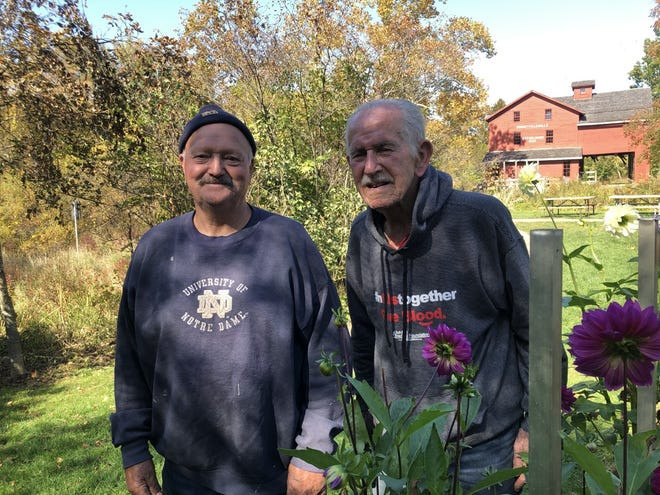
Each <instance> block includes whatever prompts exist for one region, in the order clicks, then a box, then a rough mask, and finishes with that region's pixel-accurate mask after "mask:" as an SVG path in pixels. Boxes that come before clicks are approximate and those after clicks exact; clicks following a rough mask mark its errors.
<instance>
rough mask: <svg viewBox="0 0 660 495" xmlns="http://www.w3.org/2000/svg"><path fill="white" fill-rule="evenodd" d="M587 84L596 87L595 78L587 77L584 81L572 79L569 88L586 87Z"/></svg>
mask: <svg viewBox="0 0 660 495" xmlns="http://www.w3.org/2000/svg"><path fill="white" fill-rule="evenodd" d="M588 86H591V87H593V88H595V87H596V80H595V79H587V80H586V81H574V82H572V83H571V88H573V89H575V88H586V87H588Z"/></svg>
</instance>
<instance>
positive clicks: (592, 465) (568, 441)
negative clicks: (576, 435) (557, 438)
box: [560, 433, 616, 495]
mask: <svg viewBox="0 0 660 495" xmlns="http://www.w3.org/2000/svg"><path fill="white" fill-rule="evenodd" d="M560 435H561V438H562V440H563V442H564V450H565V451H566V452H567V453H568V454H569V455H570V456H571V457H572V458H573V459H574V460H575V462H577V463H578V464H579V465H580V467H581V468H582V469H583V470H584V471H585V472H586V473H588V474H589V475H590V476H591V477H592V478H593V480H594V482H595V483H596V484H597V485H598V486H599V487H600V489H601V490H603V492H604V493H605V494H606V495H616V487H615V486H614V483H613V482H612V476H611V475H610V473H609V472H608V471H607V470H606V469H605V466H603V463H602V462H601V460H600V459H599V458H598V457H596V456H595V455H594V454H592V453H591V452H589V451H588V450H587V448H586V447H585V446H584V445H582V444H580V443H578V442H576V441H575V440H573V439H572V438H570V437H569V436H568V435H566V434H564V433H560Z"/></svg>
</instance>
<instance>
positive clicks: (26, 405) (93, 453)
mask: <svg viewBox="0 0 660 495" xmlns="http://www.w3.org/2000/svg"><path fill="white" fill-rule="evenodd" d="M112 379H113V372H112V367H111V366H106V367H103V368H90V369H79V370H75V371H72V372H70V373H69V374H68V376H65V377H61V378H59V379H56V380H49V381H48V382H47V383H42V382H41V381H39V380H30V381H29V382H28V384H27V385H26V384H22V385H20V386H4V387H2V389H0V494H2V495H7V494H21V495H35V494H52V495H62V494H71V495H74V494H76V495H80V494H94V493H97V494H103V495H111V494H124V493H128V492H127V491H126V488H125V485H124V475H123V469H122V467H121V458H120V452H119V450H118V449H115V448H114V446H113V445H112V443H111V441H110V423H109V420H108V416H109V414H110V413H111V412H113V411H114V397H113V389H112Z"/></svg>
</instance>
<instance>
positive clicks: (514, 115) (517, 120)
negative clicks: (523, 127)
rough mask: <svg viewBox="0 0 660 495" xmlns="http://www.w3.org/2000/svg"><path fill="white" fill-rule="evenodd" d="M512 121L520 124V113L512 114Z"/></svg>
mask: <svg viewBox="0 0 660 495" xmlns="http://www.w3.org/2000/svg"><path fill="white" fill-rule="evenodd" d="M513 121H514V122H520V112H513Z"/></svg>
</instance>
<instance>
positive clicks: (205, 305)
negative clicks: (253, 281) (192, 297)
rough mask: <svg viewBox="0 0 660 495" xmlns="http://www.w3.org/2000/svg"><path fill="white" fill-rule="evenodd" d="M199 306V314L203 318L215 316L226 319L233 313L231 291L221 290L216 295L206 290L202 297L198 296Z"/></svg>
mask: <svg viewBox="0 0 660 495" xmlns="http://www.w3.org/2000/svg"><path fill="white" fill-rule="evenodd" d="M197 300H198V301H199V306H198V307H197V312H198V313H199V314H201V315H202V318H212V317H213V315H214V314H216V315H218V316H219V317H220V318H224V317H225V314H226V313H227V312H228V311H231V296H230V295H229V290H219V291H218V293H217V294H214V293H213V291H211V290H205V291H204V293H203V294H202V295H201V296H197Z"/></svg>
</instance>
